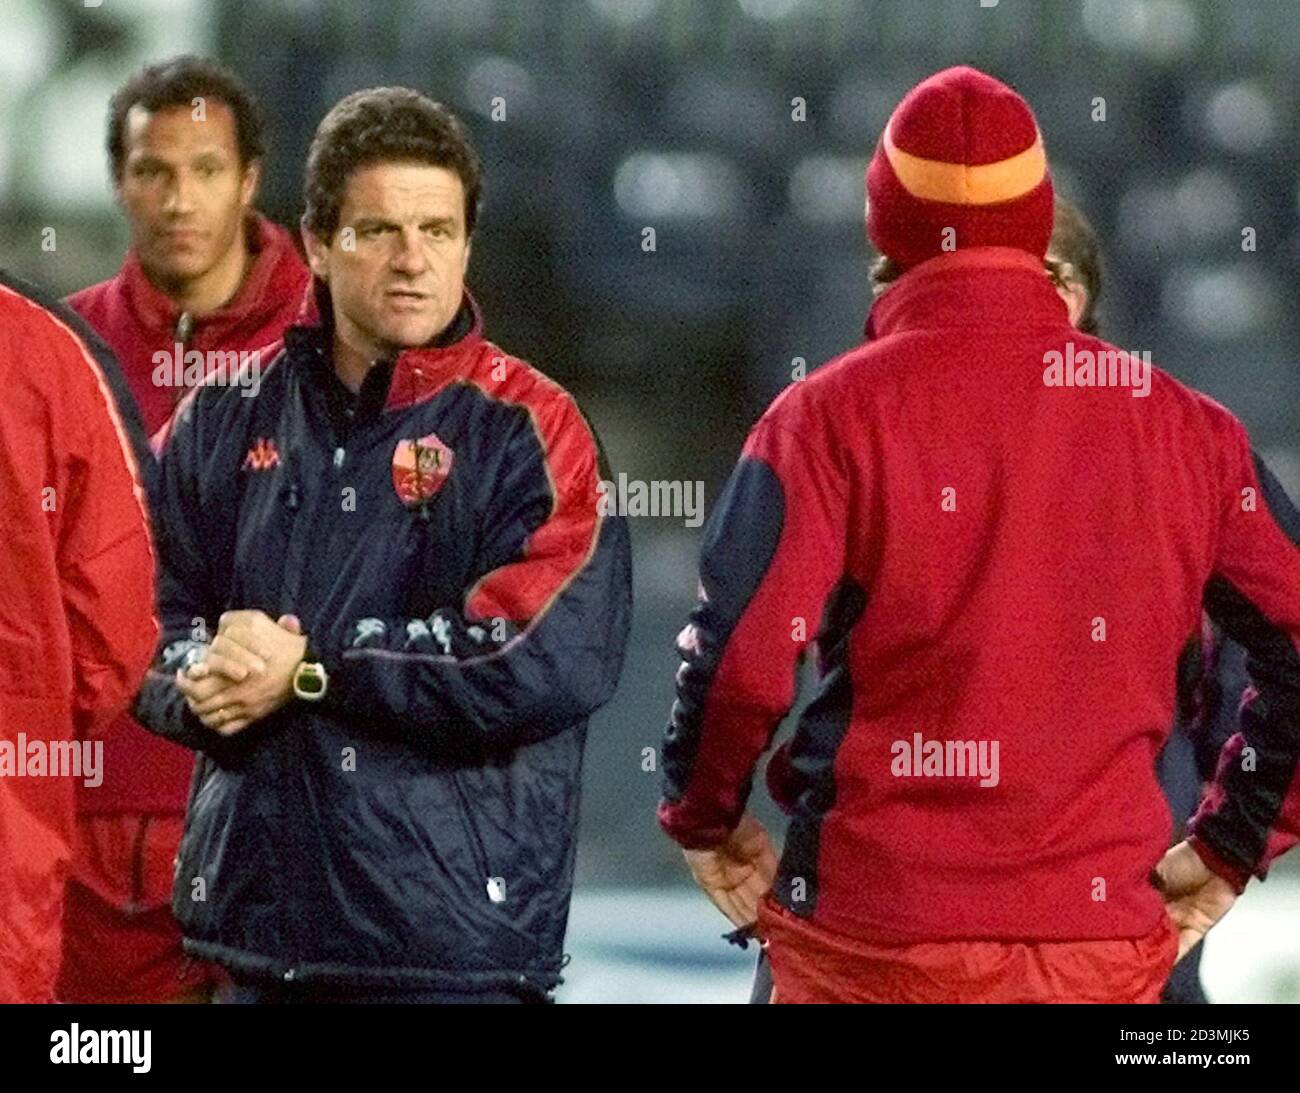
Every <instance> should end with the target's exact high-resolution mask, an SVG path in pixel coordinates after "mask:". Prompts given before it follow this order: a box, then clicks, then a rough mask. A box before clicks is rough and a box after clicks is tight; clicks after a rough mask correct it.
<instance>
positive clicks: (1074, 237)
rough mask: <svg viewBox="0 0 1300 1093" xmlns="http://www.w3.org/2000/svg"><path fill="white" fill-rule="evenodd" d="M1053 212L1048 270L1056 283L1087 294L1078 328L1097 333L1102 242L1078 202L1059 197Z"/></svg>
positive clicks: (1047, 261) (1047, 262) (1088, 332)
mask: <svg viewBox="0 0 1300 1093" xmlns="http://www.w3.org/2000/svg"><path fill="white" fill-rule="evenodd" d="M1053 215H1054V220H1053V224H1052V239H1051V242H1049V243H1048V244H1047V254H1048V257H1047V259H1046V265H1047V272H1048V273H1049V274H1050V275H1051V277H1052V280H1053V281H1055V282H1056V283H1057V284H1064V283H1067V282H1074V283H1075V284H1077V285H1079V286H1080V287H1081V288H1082V289H1083V291H1084V292H1086V293H1087V295H1088V302H1087V303H1086V304H1084V307H1083V313H1082V314H1081V315H1080V316H1079V322H1078V327H1079V329H1080V330H1082V331H1083V332H1084V333H1085V334H1096V333H1097V304H1098V302H1099V301H1100V300H1101V283H1102V274H1103V272H1104V269H1103V265H1102V260H1101V244H1100V243H1098V242H1097V233H1096V232H1095V231H1094V230H1093V227H1092V225H1091V224H1089V223H1088V218H1087V217H1086V216H1084V215H1083V213H1082V212H1080V211H1079V208H1078V206H1077V205H1075V204H1073V203H1072V202H1070V201H1067V200H1066V199H1065V198H1063V197H1060V196H1058V197H1057V198H1056V204H1055V209H1054V213H1053ZM1052 255H1056V258H1055V259H1053V258H1052V257H1051V256H1052Z"/></svg>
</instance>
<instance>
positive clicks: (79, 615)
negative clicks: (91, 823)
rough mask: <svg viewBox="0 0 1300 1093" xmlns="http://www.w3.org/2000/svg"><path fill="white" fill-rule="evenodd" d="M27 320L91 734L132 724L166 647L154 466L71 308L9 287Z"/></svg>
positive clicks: (119, 387) (78, 682)
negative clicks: (145, 681) (149, 493)
mask: <svg viewBox="0 0 1300 1093" xmlns="http://www.w3.org/2000/svg"><path fill="white" fill-rule="evenodd" d="M0 296H3V297H4V299H5V302H6V305H7V308H10V309H13V310H14V311H15V313H16V314H19V315H21V317H22V321H21V322H20V323H15V324H13V327H12V328H11V331H10V339H11V340H12V341H21V344H15V345H14V350H15V352H16V353H19V354H21V356H22V357H23V358H25V359H26V360H27V361H28V362H29V363H28V367H30V368H31V369H33V370H34V371H36V372H38V373H39V375H40V377H41V380H40V382H45V383H47V384H48V385H49V387H50V388H52V389H53V390H52V393H51V396H50V399H49V405H50V407H51V414H50V417H51V420H50V422H49V423H48V426H47V428H48V429H49V430H50V432H49V433H48V434H47V436H46V437H45V441H46V443H47V444H49V445H50V446H51V448H52V452H51V456H52V462H51V465H53V466H57V468H58V471H57V477H58V481H57V482H49V483H47V485H50V486H54V487H55V498H56V508H55V510H54V511H55V512H57V513H58V517H57V520H56V526H57V529H58V530H57V540H58V545H57V551H58V557H57V564H58V569H59V581H60V585H61V595H62V600H63V605H64V610H65V612H66V615H67V625H68V637H69V642H70V646H71V657H72V671H73V679H74V688H75V689H74V694H73V711H74V721H75V727H76V729H77V731H78V733H80V734H82V735H84V734H87V733H89V732H92V731H94V729H95V728H97V727H98V726H99V725H100V724H101V723H102V722H103V721H104V720H106V719H108V718H110V717H112V716H115V715H116V714H118V713H120V712H121V711H122V710H123V709H124V708H125V707H126V706H127V705H128V704H129V702H130V700H131V697H132V695H134V694H135V691H136V688H137V687H138V686H139V685H140V680H141V678H142V677H143V676H144V673H145V670H146V669H147V667H148V664H149V660H150V658H151V656H152V654H153V649H154V644H155V642H156V640H157V637H158V623H157V619H156V618H155V616H154V610H153V603H154V551H153V542H152V537H151V534H150V528H149V513H148V506H147V500H146V490H147V488H148V485H149V475H150V471H151V469H152V465H153V460H152V458H151V457H150V456H149V454H148V449H147V447H146V445H145V441H144V430H143V427H142V426H141V424H140V420H139V416H138V413H137V410H136V406H135V402H134V400H133V399H132V398H131V393H130V390H129V389H128V387H127V385H126V381H125V378H124V377H123V376H122V374H121V371H120V369H119V368H118V365H117V361H116V360H115V359H114V358H113V355H112V353H110V352H109V350H108V347H107V346H105V345H104V343H103V342H102V341H101V340H100V339H99V338H98V337H97V336H96V335H95V334H94V333H93V332H92V331H91V330H90V328H89V327H87V326H86V325H85V323H84V322H82V320H81V319H80V318H79V317H78V316H76V315H75V314H74V313H73V312H72V311H71V310H70V309H68V308H67V307H66V306H64V305H61V304H59V303H58V302H57V301H56V300H54V299H53V298H50V297H45V296H44V294H42V293H41V292H40V291H39V290H37V289H33V288H31V287H30V286H27V285H21V284H19V283H17V282H10V281H8V280H5V281H0Z"/></svg>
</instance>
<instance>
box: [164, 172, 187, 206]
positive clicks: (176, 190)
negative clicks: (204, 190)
mask: <svg viewBox="0 0 1300 1093" xmlns="http://www.w3.org/2000/svg"><path fill="white" fill-rule="evenodd" d="M163 209H164V210H165V211H166V212H169V213H173V214H176V215H183V214H185V213H191V212H193V211H194V180H193V179H192V178H191V177H190V176H189V174H188V172H185V171H178V172H177V173H176V174H174V175H173V176H172V182H171V185H170V186H168V187H167V196H166V198H165V199H164V201H163Z"/></svg>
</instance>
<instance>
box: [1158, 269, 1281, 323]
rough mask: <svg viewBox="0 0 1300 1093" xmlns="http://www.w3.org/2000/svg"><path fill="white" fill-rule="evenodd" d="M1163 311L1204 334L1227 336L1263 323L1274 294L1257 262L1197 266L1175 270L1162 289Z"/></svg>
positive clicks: (1271, 309) (1268, 319)
mask: <svg viewBox="0 0 1300 1093" xmlns="http://www.w3.org/2000/svg"><path fill="white" fill-rule="evenodd" d="M1163 302H1164V307H1165V311H1166V312H1167V313H1168V314H1169V315H1170V316H1172V317H1173V318H1174V319H1176V320H1177V321H1178V322H1180V323H1182V324H1183V325H1184V326H1185V327H1187V329H1189V330H1191V331H1193V332H1194V333H1195V334H1197V335H1199V336H1201V337H1204V338H1213V339H1218V340H1227V339H1229V338H1234V337H1239V336H1241V335H1242V334H1246V333H1249V332H1251V331H1253V330H1258V329H1260V328H1261V327H1264V326H1266V325H1267V324H1268V323H1269V322H1271V321H1272V319H1273V318H1274V316H1275V314H1276V311H1277V308H1276V298H1275V296H1274V291H1273V287H1272V284H1271V282H1270V281H1269V280H1268V278H1267V277H1266V276H1265V273H1264V271H1263V270H1261V269H1260V268H1258V266H1253V267H1252V266H1231V267H1221V268H1219V269H1205V268H1203V267H1197V268H1193V269H1188V270H1183V271H1181V272H1178V273H1175V274H1174V275H1173V276H1171V277H1170V278H1169V279H1168V280H1167V281H1166V282H1165V286H1164V291H1163Z"/></svg>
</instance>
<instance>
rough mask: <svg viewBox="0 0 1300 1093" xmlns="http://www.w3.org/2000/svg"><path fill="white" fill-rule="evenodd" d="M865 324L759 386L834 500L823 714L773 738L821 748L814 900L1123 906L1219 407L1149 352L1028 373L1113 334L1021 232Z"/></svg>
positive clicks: (1213, 465) (955, 909)
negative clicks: (805, 365)
mask: <svg viewBox="0 0 1300 1093" xmlns="http://www.w3.org/2000/svg"><path fill="white" fill-rule="evenodd" d="M874 326H875V332H876V335H877V340H876V341H874V342H872V343H870V344H869V345H867V346H864V347H862V348H861V349H859V350H856V351H854V352H853V353H850V354H848V355H847V356H845V357H843V358H841V359H840V360H839V361H837V362H835V363H833V364H830V365H828V366H827V367H826V368H824V369H822V370H819V371H818V372H817V373H815V374H814V375H813V376H811V377H810V378H809V379H808V380H807V381H806V382H804V383H803V384H801V385H800V386H799V387H797V388H794V389H792V391H791V392H790V394H789V396H788V397H787V398H786V399H784V400H782V402H781V403H780V404H779V405H778V406H777V407H774V408H773V410H772V411H770V413H771V415H772V416H773V418H774V419H777V420H779V421H780V423H781V425H782V426H783V427H784V428H786V429H791V430H795V431H797V432H798V433H799V435H800V436H801V437H802V438H803V441H804V443H805V444H806V445H807V447H808V448H810V449H812V450H813V451H820V452H821V453H822V455H823V456H826V455H827V454H831V453H833V454H834V456H835V457H837V458H838V460H840V461H841V463H842V466H841V468H840V472H841V474H842V483H843V488H844V490H845V496H846V501H847V512H848V514H849V518H848V520H847V521H846V534H847V540H846V546H845V554H844V562H843V574H842V575H840V577H839V582H840V588H839V596H840V597H841V599H842V600H843V602H845V603H846V604H854V603H855V604H856V606H857V610H855V611H853V615H851V616H849V617H843V616H839V625H840V627H841V628H842V629H843V631H844V632H845V633H846V634H847V635H848V641H847V642H846V643H845V644H844V645H843V646H842V648H843V649H844V650H845V656H846V661H847V664H848V674H847V677H845V678H846V686H845V687H844V688H843V693H842V694H840V695H836V696H835V699H834V702H836V703H840V704H842V705H843V706H844V710H843V712H844V713H845V714H847V715H848V719H847V721H844V722H843V724H844V726H845V738H844V739H843V740H834V739H833V738H831V737H830V736H829V734H828V737H827V738H826V739H825V741H818V740H816V739H814V738H813V737H812V736H811V734H805V735H804V736H803V737H797V738H796V740H795V744H794V746H793V748H792V755H791V758H792V759H793V761H794V764H795V766H796V767H797V768H798V769H801V770H805V771H808V772H809V773H810V774H811V772H812V771H814V770H816V769H819V768H820V767H821V766H822V764H823V762H825V763H829V762H831V761H832V760H834V759H835V757H836V755H838V756H839V759H838V761H837V762H836V763H835V767H834V771H833V775H832V777H833V782H834V787H835V805H834V807H832V808H831V809H830V810H829V811H828V812H827V813H826V814H825V816H823V817H821V818H819V819H818V820H817V821H816V822H817V823H819V825H820V844H821V851H822V853H823V854H829V855H832V856H833V857H834V858H835V859H836V860H839V861H843V862H844V863H846V865H845V867H844V868H843V869H841V870H836V871H833V872H830V873H829V874H828V875H826V876H825V877H824V878H823V879H822V883H821V884H820V886H819V905H818V918H819V920H821V921H824V922H825V923H826V924H827V925H828V926H830V927H831V928H832V929H837V930H842V931H843V932H846V933H849V934H854V935H857V936H863V937H873V938H877V939H882V940H884V939H909V940H939V939H949V938H960V937H969V936H979V937H1003V938H1021V937H1035V938H1103V937H1125V936H1136V935H1138V934H1141V933H1145V932H1148V931H1149V930H1151V929H1152V928H1153V927H1154V926H1155V925H1156V924H1157V923H1158V922H1159V921H1160V919H1161V917H1162V915H1163V910H1162V907H1161V900H1160V897H1159V895H1158V894H1157V893H1156V891H1155V890H1154V889H1153V888H1152V887H1151V886H1150V884H1149V883H1148V881H1147V876H1148V873H1149V871H1150V868H1151V864H1152V863H1153V862H1154V861H1155V860H1156V859H1157V858H1158V857H1159V856H1160V854H1161V853H1162V852H1163V851H1164V850H1165V848H1166V847H1167V846H1168V844H1169V833H1170V830H1169V829H1170V818H1169V813H1168V810H1167V808H1166V806H1165V804H1164V802H1163V799H1162V798H1161V796H1160V794H1159V792H1158V790H1157V787H1156V781H1155V772H1154V762H1155V757H1156V754H1157V752H1158V751H1159V748H1160V745H1161V744H1162V742H1163V740H1164V739H1165V737H1166V736H1167V734H1168V726H1169V725H1170V724H1171V723H1172V720H1173V703H1174V683H1175V671H1174V666H1175V664H1176V662H1177V658H1178V654H1179V652H1180V651H1181V650H1182V648H1183V646H1184V645H1185V644H1186V642H1187V640H1188V638H1189V636H1190V635H1192V634H1193V633H1195V632H1196V630H1197V628H1198V626H1199V623H1200V612H1201V593H1202V589H1203V587H1204V585H1205V584H1206V582H1207V580H1208V579H1209V577H1210V575H1211V570H1212V566H1213V562H1214V553H1213V552H1214V549H1215V545H1216V541H1217V539H1218V535H1219V525H1220V519H1221V508H1222V505H1223V503H1224V502H1225V500H1226V499H1228V498H1229V497H1230V496H1233V495H1236V494H1237V493H1238V491H1239V490H1240V488H1241V487H1243V486H1248V485H1251V484H1252V478H1251V477H1250V475H1251V471H1250V468H1249V467H1248V466H1247V467H1242V466H1240V465H1237V464H1235V463H1234V462H1233V460H1232V457H1233V454H1234V453H1239V452H1240V451H1241V450H1242V449H1241V443H1242V442H1243V441H1242V434H1241V432H1240V429H1239V427H1238V426H1236V424H1235V422H1234V421H1233V420H1232V418H1231V417H1230V415H1228V414H1227V412H1226V411H1224V410H1223V409H1222V408H1220V407H1218V406H1217V405H1215V404H1214V403H1212V402H1210V401H1209V400H1208V399H1205V398H1204V397H1202V396H1200V395H1197V394H1195V393H1194V392H1191V391H1189V390H1187V389H1186V388H1184V387H1182V386H1181V385H1179V384H1178V383H1176V382H1175V381H1173V380H1172V379H1170V378H1169V377H1168V376H1166V375H1164V374H1163V373H1160V372H1158V371H1155V370H1153V369H1152V370H1149V371H1145V372H1142V371H1139V370H1138V369H1136V368H1135V369H1134V371H1138V373H1139V374H1138V376H1136V377H1132V378H1134V380H1135V383H1136V384H1139V385H1138V386H1106V387H1061V386H1048V384H1047V383H1046V382H1045V379H1044V373H1045V371H1046V370H1047V369H1049V368H1050V363H1051V362H1053V361H1054V360H1055V358H1054V357H1053V354H1059V355H1060V356H1061V358H1062V360H1063V362H1065V361H1071V362H1076V363H1077V362H1078V361H1080V360H1084V359H1086V358H1085V357H1084V354H1085V353H1086V354H1090V355H1092V356H1093V357H1094V358H1095V357H1097V356H1101V358H1102V359H1103V361H1105V360H1106V359H1108V358H1110V359H1114V358H1116V357H1120V355H1119V353H1118V351H1115V350H1113V349H1112V348H1111V347H1109V346H1107V345H1106V343H1104V342H1101V341H1099V340H1098V339H1095V338H1091V337H1088V336H1087V335H1083V334H1080V333H1079V332H1078V331H1076V330H1074V329H1073V328H1072V327H1071V326H1070V325H1069V322H1068V319H1067V316H1066V311H1065V308H1064V306H1063V305H1062V304H1061V302H1060V300H1059V298H1058V296H1057V294H1056V292H1055V291H1054V289H1053V288H1052V285H1051V283H1050V282H1049V281H1048V279H1047V277H1046V276H1045V275H1044V273H1043V268H1042V263H1041V262H1039V261H1036V260H1035V259H1033V258H1032V257H1031V256H1029V255H1028V254H1025V253H1023V252H1017V251H1013V250H1010V249H1002V248H988V249H985V250H978V249H977V250H972V251H965V252H961V253H960V254H958V255H953V256H952V257H946V258H938V259H935V260H933V261H931V262H929V263H927V264H926V265H925V266H923V267H921V268H917V269H915V270H913V271H912V272H910V273H909V274H908V275H906V276H905V277H904V278H903V279H902V280H900V281H899V282H898V283H897V284H896V285H895V286H894V287H892V288H891V289H890V290H889V291H888V292H887V293H886V294H885V295H884V296H883V297H882V298H881V300H880V301H879V302H878V303H877V305H876V310H875V313H874ZM1045 361H1048V362H1049V364H1048V365H1045V364H1044V362H1045ZM1120 361H1121V362H1122V365H1123V369H1124V371H1125V372H1126V373H1128V372H1129V365H1130V364H1131V363H1132V364H1139V363H1140V362H1137V361H1133V360H1132V359H1131V358H1130V357H1129V356H1128V355H1123V356H1122V357H1120ZM1116 371H1117V372H1118V368H1117V369H1116ZM1142 376H1145V377H1146V378H1147V379H1148V380H1149V384H1148V385H1147V386H1146V389H1145V393H1144V392H1143V387H1142V386H1140V384H1141V383H1142V380H1141V377H1142ZM1049 378H1050V377H1049ZM1107 378H1109V377H1107ZM1116 378H1118V376H1117V377H1116ZM1243 515H1244V514H1243ZM849 609H850V610H852V607H850V608H849ZM831 613H832V614H838V613H836V612H831ZM832 667H833V665H832ZM848 680H853V681H858V685H856V686H854V685H852V684H849V683H847V681H848ZM850 711H851V712H850ZM828 713H829V704H828V705H827V706H823V707H822V708H821V714H822V716H826V715H827V714H828ZM917 734H919V737H920V739H919V740H918V739H917ZM819 742H820V743H822V744H823V746H826V747H827V749H828V750H827V754H825V755H821V756H819V755H818V754H817V745H818V743H819ZM832 744H834V745H835V746H834V747H833V748H831V747H830V745H832ZM842 745H847V747H845V748H844V750H841V746H842ZM963 745H964V746H963ZM846 752H847V754H846ZM936 753H938V756H939V757H938V760H937V765H934V764H935V763H936V759H935V755H936ZM958 764H960V767H959V765H958ZM828 773H829V772H828ZM815 782H816V777H815V776H810V777H807V778H806V779H805V783H806V784H805V785H802V786H796V787H795V791H796V793H797V792H798V791H799V790H800V789H802V788H811V787H812V786H813V784H814V783H815ZM798 823H799V820H798V819H796V824H798ZM796 841H797V840H796ZM850 862H851V863H853V867H852V868H850V867H849V866H848V865H847V863H850ZM816 868H817V864H816V862H814V861H811V860H808V861H802V862H801V861H797V860H787V862H786V864H785V870H786V872H788V873H790V874H791V875H792V876H793V875H800V876H808V875H810V874H811V873H813V872H816ZM777 890H778V891H780V885H779V884H778V889H777Z"/></svg>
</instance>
